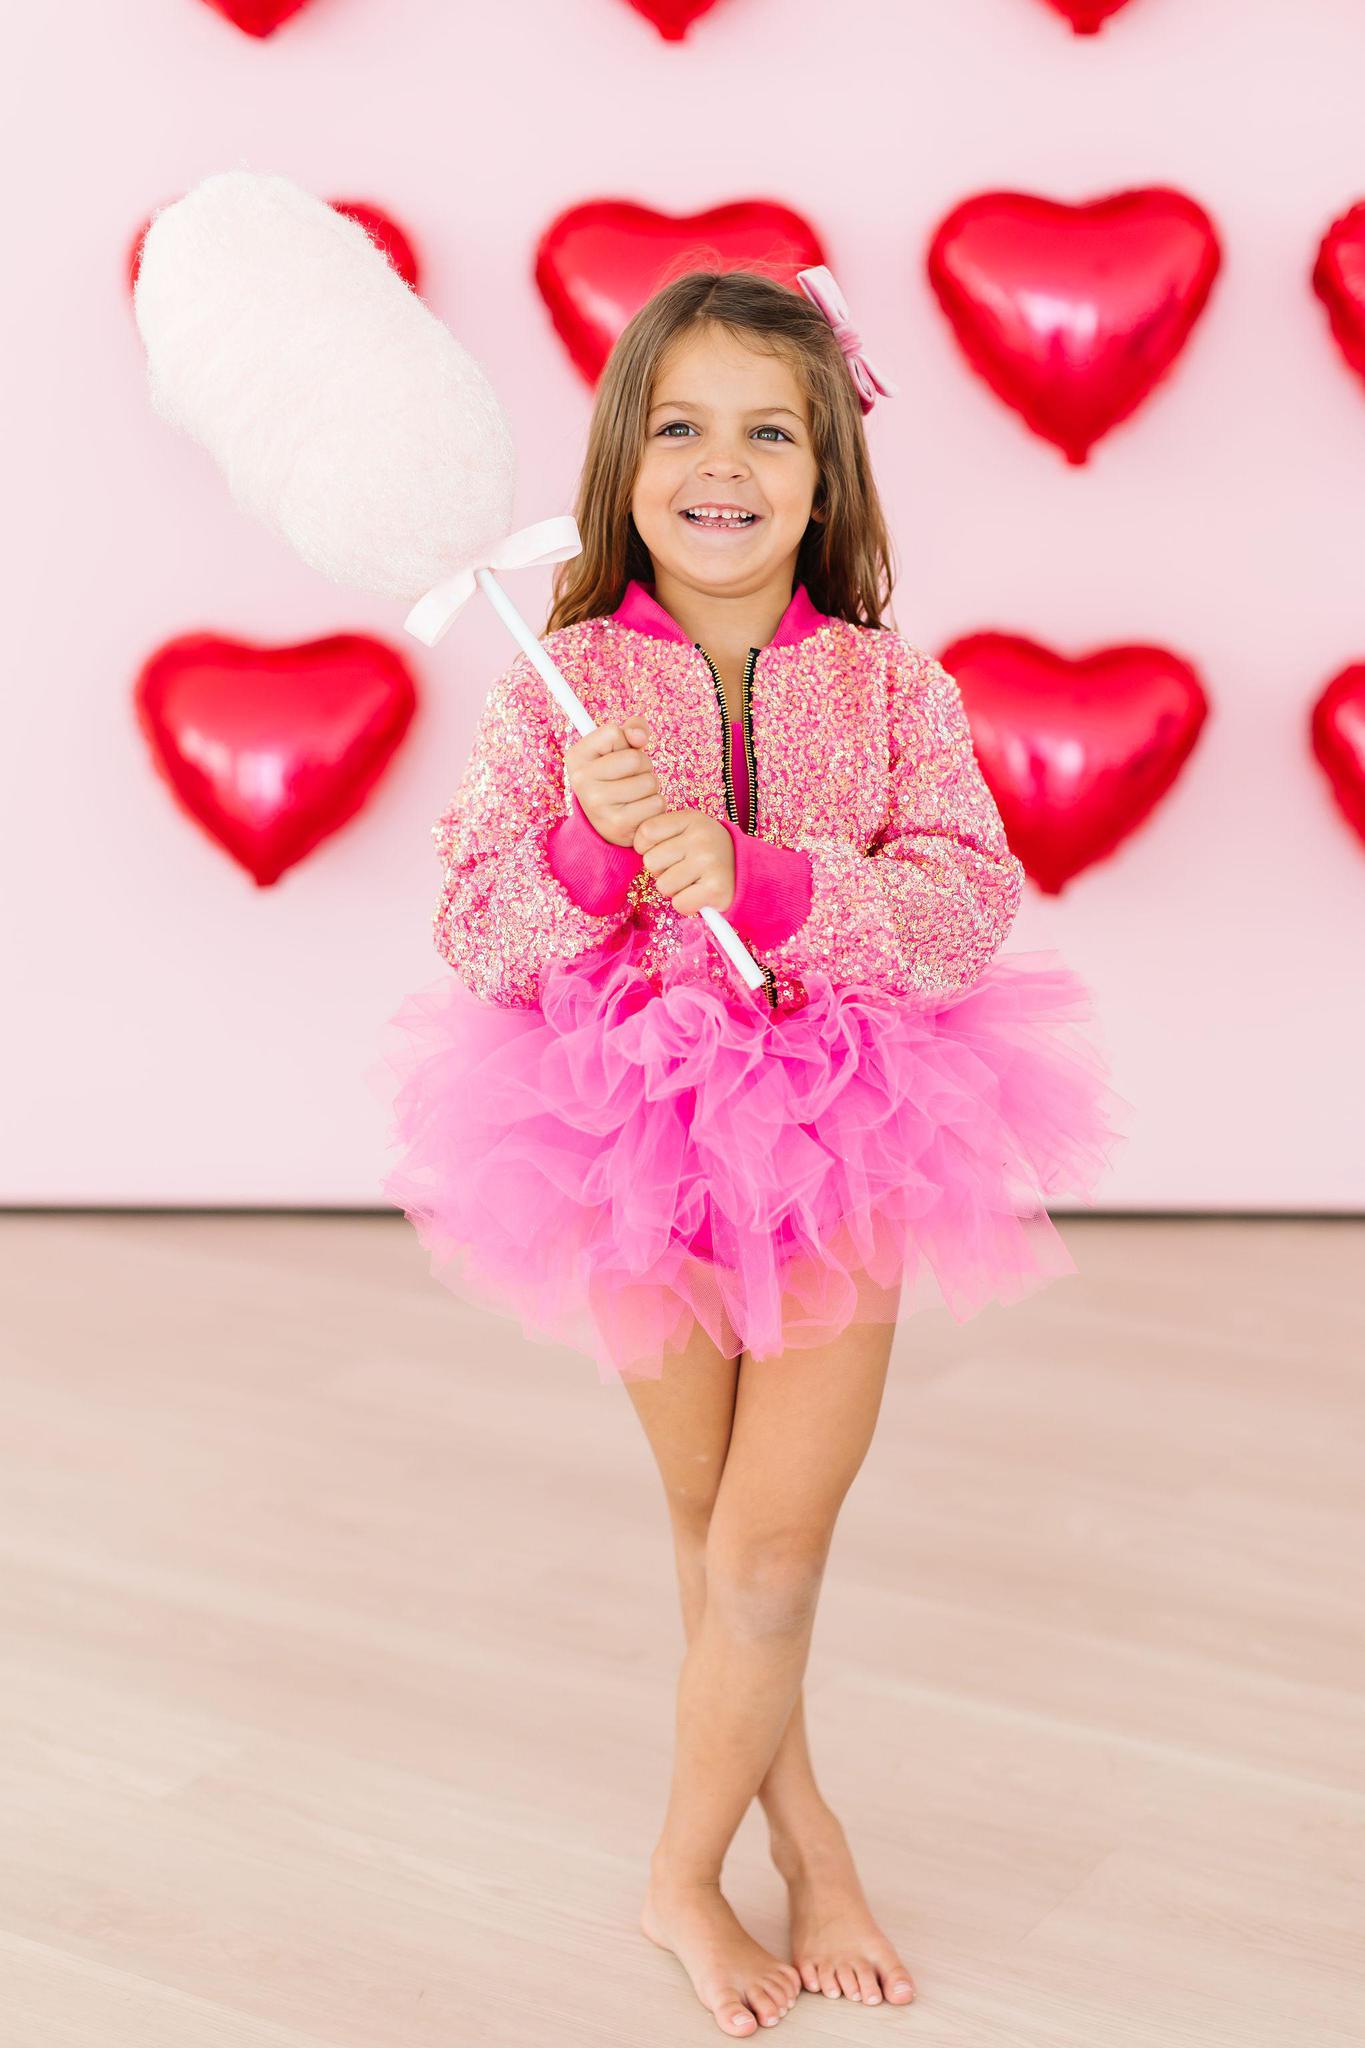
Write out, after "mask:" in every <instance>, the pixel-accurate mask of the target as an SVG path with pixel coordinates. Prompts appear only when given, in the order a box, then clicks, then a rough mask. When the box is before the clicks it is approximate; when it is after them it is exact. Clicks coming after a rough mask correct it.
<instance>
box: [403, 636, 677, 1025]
mask: <svg viewBox="0 0 1365 2048" xmlns="http://www.w3.org/2000/svg"><path fill="white" fill-rule="evenodd" d="M569 680H570V682H572V681H573V678H572V677H570V678H569ZM570 732H571V728H570V726H569V721H568V720H567V718H566V717H565V715H564V713H563V712H562V711H561V710H560V709H559V707H558V705H556V703H555V702H554V699H553V698H552V697H551V696H550V694H549V692H548V691H547V689H546V688H545V685H544V683H543V682H542V681H541V679H540V677H539V675H538V674H537V673H536V670H535V668H534V667H533V665H532V663H531V661H530V660H529V658H528V657H527V656H526V655H525V654H519V655H518V656H517V658H516V660H515V661H514V662H513V664H512V666H511V668H509V669H508V670H506V672H505V673H504V674H503V675H501V676H499V678H498V680H497V681H496V682H495V683H494V685H493V687H492V689H491V690H490V691H489V693H488V697H487V700H486V702H485V704H484V707H483V710H482V712H481V714H480V717H479V723H478V727H477V730H476V732H475V735H474V744H473V748H472V750H471V753H470V757H469V762H468V765H467V767H466V769H465V772H464V775H463V777H462V779H461V781H460V785H459V788H458V789H457V791H456V793H455V797H454V799H453V801H452V803H451V804H450V807H449V808H448V809H447V810H446V811H445V812H443V814H442V815H441V817H440V818H439V819H438V820H437V822H436V824H435V825H433V826H432V828H431V829H432V838H433V839H434V841H435V843H436V852H437V855H438V857H439V859H440V862H441V867H442V888H441V898H440V902H439V903H438V905H437V908H436V913H435V916H434V918H433V920H432V926H433V932H434V937H435V942H436V950H437V951H438V952H439V953H440V954H441V956H442V958H443V959H445V960H447V961H448V962H449V963H450V965H451V966H452V967H453V968H454V970H455V972H456V974H457V975H458V976H459V978H460V980H461V981H462V982H463V983H464V984H465V986H466V987H467V988H469V989H471V990H472V991H473V993H474V994H475V995H476V996H481V997H483V998H484V1000H485V1001H488V1002H494V1003H503V1004H507V1005H509V1006H512V1007H519V1008H529V1007H530V1006H531V1005H532V1004H533V1003H535V1002H536V1001H537V1000H538V997H539V992H540V977H541V974H542V972H543V971H544V969H545V968H546V967H547V966H548V965H549V963H550V961H551V960H553V959H564V958H572V957H573V956H574V955H575V954H578V953H582V952H586V950H587V949H588V947H590V946H595V945H598V944H600V942H601V941H602V940H603V939H605V938H607V937H608V936H609V935H610V934H611V933H612V932H613V931H615V930H616V928H617V927H618V926H619V925H620V924H622V923H623V922H624V921H625V918H626V916H627V914H628V913H627V910H626V907H625V894H626V891H625V890H619V891H618V889H616V888H612V889H610V890H609V891H607V892H606V895H605V896H603V895H599V897H598V899H597V900H598V901H599V903H607V904H608V907H604V908H598V909H596V910H589V909H587V908H585V907H584V905H583V904H582V903H580V902H579V901H578V899H577V898H576V897H575V896H574V895H573V894H572V893H571V892H570V890H569V889H568V888H567V887H566V886H565V884H564V882H563V881H561V879H560V877H559V875H558V874H557V873H556V872H555V868H554V865H553V864H552V862H551V859H550V852H549V844H548V842H549V839H550V835H551V834H552V833H553V832H554V831H555V828H556V826H558V825H560V824H561V823H562V822H563V821H564V819H565V817H566V814H567V811H568V802H569V796H570V791H569V787H568V781H567V777H566V775H565V772H564V751H565V746H566V744H567V742H568V739H569V737H570ZM574 808H575V809H576V808H577V807H576V806H575V807H574ZM604 843H605V842H604ZM621 850H623V851H626V852H629V849H621ZM637 858H638V857H637ZM642 865H643V863H642ZM627 887H628V883H627Z"/></svg>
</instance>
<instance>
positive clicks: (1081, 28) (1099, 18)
mask: <svg viewBox="0 0 1365 2048" xmlns="http://www.w3.org/2000/svg"><path fill="white" fill-rule="evenodd" d="M1045 5H1046V6H1048V7H1051V8H1054V9H1055V10H1056V12H1057V13H1058V14H1064V15H1065V16H1066V18H1067V20H1068V21H1069V22H1070V23H1071V26H1072V27H1073V28H1074V29H1075V31H1076V33H1077V35H1078V36H1093V35H1098V34H1099V32H1100V30H1101V29H1102V28H1103V27H1104V24H1105V23H1106V21H1108V19H1109V17H1110V15H1111V14H1117V13H1118V11H1119V9H1120V8H1121V7H1126V6H1127V5H1128V0H1045Z"/></svg>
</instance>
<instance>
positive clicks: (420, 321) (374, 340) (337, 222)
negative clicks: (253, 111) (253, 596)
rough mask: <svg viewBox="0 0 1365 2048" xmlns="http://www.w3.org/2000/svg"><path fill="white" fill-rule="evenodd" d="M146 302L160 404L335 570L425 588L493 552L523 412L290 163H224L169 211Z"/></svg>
mask: <svg viewBox="0 0 1365 2048" xmlns="http://www.w3.org/2000/svg"><path fill="white" fill-rule="evenodd" d="M133 310H134V314H135V316H136V319H137V325H138V329H139V332H140V333H141V336H142V340H143V343H144V345H145V348H146V352H147V367H148V377H149V382H150V388H151V401H152V405H153V407H154V409H155V411H156V412H157V413H158V414H160V416H161V417H162V418H163V419H165V420H168V421H169V422H170V423H171V424H172V425H173V426H176V427H179V428H181V429H182V430H183V431H184V432H185V433H187V434H189V435H191V436H192V437H193V439H194V440H196V441H199V442H201V443H202V444H203V446H204V447H205V448H206V449H207V450H208V451H209V453H210V455H212V456H213V458H214V460H215V461H216V462H217V463H218V464H219V466H220V468H221V469H222V471H223V473H224V475H225V476H226V478H227V482H228V486H229V488H230V490H231V492H232V495H233V497H234V499H235V500H236V501H237V503H238V504H239V505H241V506H242V507H243V508H244V509H245V510H246V511H248V512H250V513H252V514H254V515H255V516H256V517H257V518H259V519H262V520H264V522H265V524H266V525H267V526H269V527H271V528H273V529H274V531H275V532H276V533H278V534H279V535H280V536H281V537H282V538H283V539H284V540H286V541H288V543H289V544H290V546H291V547H293V548H294V549H296V550H297V552H298V553H299V554H300V555H301V556H302V557H303V559H304V560H305V561H306V562H308V563H310V564H311V565H312V566H313V567H314V568H315V569H319V570H321V572H322V574H323V575H324V576H327V577H329V578H330V579H331V580H332V581H333V582H335V583H343V584H346V585H348V586H351V587H353V588H356V589H361V590H373V591H378V592H380V593H382V594H383V595H385V596H388V597H395V598H401V599H405V600H407V601H409V602H413V601H415V600H416V599H417V598H419V597H420V596H422V595H423V593H425V592H427V591H429V590H430V589H431V588H432V586H433V585H435V584H437V583H438V582H440V581H441V580H442V579H443V578H444V577H447V576H449V575H451V574H452V573H454V572H455V571H457V570H461V569H464V568H466V567H467V566H468V565H469V564H471V563H477V562H486V561H488V560H489V559H490V558H491V557H492V556H493V553H494V550H495V548H496V545H497V543H498V542H499V541H500V540H501V539H502V537H503V536H504V535H506V534H507V532H508V530H509V528H510V527H511V525H512V513H513V504H514V500H515V495H516V451H515V447H514V444H513V440H512V433H511V429H510V427H509V425H508V421H507V417H506V415H505V413H504V412H503V409H502V406H501V404H500V402H499V400H498V397H497V394H496V393H495V391H494V390H493V387H492V385H491V384H490V383H489V381H488V379H487V377H486V376H485V375H484V372H483V371H482V369H481V368H480V367H479V365H478V363H477V362H475V360H474V358H473V357H472V356H471V355H469V354H468V353H467V351H466V350H465V349H463V348H462V347H461V346H460V344H459V342H458V341H456V339H455V337H454V336H453V335H452V334H451V332H450V330H449V329H448V328H447V327H446V326H445V325H444V324H443V323H442V322H441V321H440V320H438V319H437V318H436V316H435V315H434V314H433V313H432V312H431V310H430V309H429V308H428V307H427V306H426V305H424V304H423V302H422V300H421V299H420V298H419V297H418V296H417V294H416V293H415V292H413V291H411V290H410V289H409V287H408V286H407V285H406V284H404V282H403V280H402V278H400V277H399V275H398V274H397V272H396V271H395V270H394V269H393V267H392V265H391V264H390V263H389V261H388V258H387V257H386V256H385V255H384V254H383V252H382V251H381V250H380V249H379V248H378V247H377V246H376V244H375V243H373V242H372V241H371V240H370V238H369V236H368V235H367V234H366V232H365V230H364V228H363V227H362V226H361V225H360V223H359V222H358V221H356V220H353V219H351V218H350V217H349V216H347V215H345V214H341V213H338V212H337V211H336V209H335V208H334V207H332V206H329V205H328V204H327V202H326V201H325V200H323V199H319V198H318V197H317V196H316V195H315V194H313V193H311V192H309V191H307V190H305V188H304V187H303V186H301V185H297V184H295V183H294V182H293V181H292V180H291V179H289V178H284V177H278V176H274V175H272V174H270V173H267V172H259V171H247V170H236V171H222V172H218V173H215V174H214V175H213V176H211V177H207V178H204V179H202V180H201V181H200V183H199V184H197V185H195V186H193V187H192V188H191V190H190V191H189V192H187V193H186V194H185V196H184V197H183V198H182V199H179V200H177V201H175V202H174V204H172V205H170V206H166V207H163V208H162V209H161V211H160V212H159V213H157V215H156V216H155V218H154V220H153V221H152V224H151V226H150V228H149V229H148V231H147V234H146V237H145V239H144V242H143V247H142V256H141V264H140V268H139V271H138V277H137V283H136V286H135V288H134V293H133Z"/></svg>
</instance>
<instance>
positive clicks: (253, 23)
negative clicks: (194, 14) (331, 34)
mask: <svg viewBox="0 0 1365 2048" xmlns="http://www.w3.org/2000/svg"><path fill="white" fill-rule="evenodd" d="M307 4H308V0H208V5H209V6H210V7H215V8H217V10H218V12H219V14H225V15H226V16H227V18H228V20H229V21H230V22H232V23H233V24H234V25H235V26H236V27H237V28H240V29H242V30H243V31H244V32H245V33H246V34H247V35H249V36H271V35H274V33H275V30H276V29H277V28H278V27H279V25H280V23H281V22H282V21H288V19H289V17H290V15H291V14H297V13H298V11H299V9H300V8H301V7H306V6H307Z"/></svg>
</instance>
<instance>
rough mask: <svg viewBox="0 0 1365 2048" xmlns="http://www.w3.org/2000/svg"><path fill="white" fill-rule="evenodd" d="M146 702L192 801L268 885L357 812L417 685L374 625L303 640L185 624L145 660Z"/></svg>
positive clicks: (179, 784)
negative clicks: (268, 640)
mask: <svg viewBox="0 0 1365 2048" xmlns="http://www.w3.org/2000/svg"><path fill="white" fill-rule="evenodd" d="M133 701H134V704H135V706H136V709H137V715H138V720H139V723H140V724H141V727H142V731H143V735H144V737H145V738H146V741H147V744H148V746H149V747H150V749H151V752H152V758H153V760H154V761H155V762H156V765H157V767H158V768H159V770H160V771H161V774H162V775H163V776H164V778H165V780H166V781H167V783H169V785H170V788H171V790H172V791H173V793H174V795H175V796H176V798H177V799H178V801H179V802H180V804H181V805H182V806H183V808H184V809H185V810H186V811H188V812H189V814H190V816H191V817H192V818H193V819H195V820H196V822H197V823H198V824H200V825H202V827H203V828H204V830H205V831H206V832H207V833H208V834H209V836H210V838H212V839H215V840H217V842H218V844H219V845H220V846H222V847H225V848H226V849H227V851H228V852H229V853H230V854H231V855H232V857H233V859H234V860H236V861H240V863H241V865H242V866H243V867H244V868H245V869H246V870H247V872H248V874H250V875H252V876H253V877H254V878H255V880H256V881H257V883H259V884H260V886H261V887H263V888H264V887H266V886H268V885H269V884H270V883H272V882H275V881H278V879H279V877H280V876H281V875H282V874H283V873H284V871H285V869H286V868H288V867H292V866H293V865H294V863H295V861H299V860H302V859H303V857H304V855H305V854H307V853H311V852H312V850H313V848H314V847H315V846H316V845H317V844H318V842H319V841H320V840H323V839H326V838H327V837H328V836H329V835H330V834H331V833H333V832H335V831H337V830H338V828H339V827H340V826H342V825H344V824H345V822H346V820H347V819H348V818H351V817H354V815H355V813H356V812H357V811H358V810H359V809H360V807H361V805H362V804H363V803H364V801H365V799H366V797H367V796H368V794H369V792H370V789H371V788H372V787H373V785H374V783H375V781H376V779H377V778H378V776H379V775H380V773H381V771H382V770H383V769H384V767H385V766H386V765H387V763H388V760H389V757H390V756H391V755H392V753H393V751H394V749H395V747H396V746H397V745H398V742H399V741H400V740H401V739H402V737H403V734H404V733H405V732H406V731H407V729H408V725H409V723H410V721H411V719H412V715H413V712H414V710H415V709H416V705H417V693H416V689H415V687H414V684H413V680H412V677H411V675H410V674H409V672H408V669H407V667H406V665H405V664H404V662H403V660H402V659H401V657H400V656H399V655H398V654H396V653H395V652H394V651H393V649H392V648H390V647H386V646H384V645H383V643H382V642H381V641H378V640H371V639H369V638H367V637H366V636H365V635H364V634H362V633H337V634H334V635H333V636H332V637H331V638H330V639H326V640H309V641H305V642H303V643H301V644H299V645H297V646H292V647H254V646H251V645H250V644H249V643H247V642H246V641H242V640H227V639H223V638H222V637H221V636H220V635H218V634H217V633H186V634H183V635H182V636H181V637H180V638H179V639H177V640H170V641H168V642H167V643H166V645H165V646H164V647H161V648H158V650H157V651H156V653H155V654H153V655H151V656H150V657H149V659H148V660H147V661H146V662H145V663H144V665H143V667H142V669H141V671H140V673H139V675H138V678H137V682H136V685H135V688H134V693H133Z"/></svg>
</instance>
